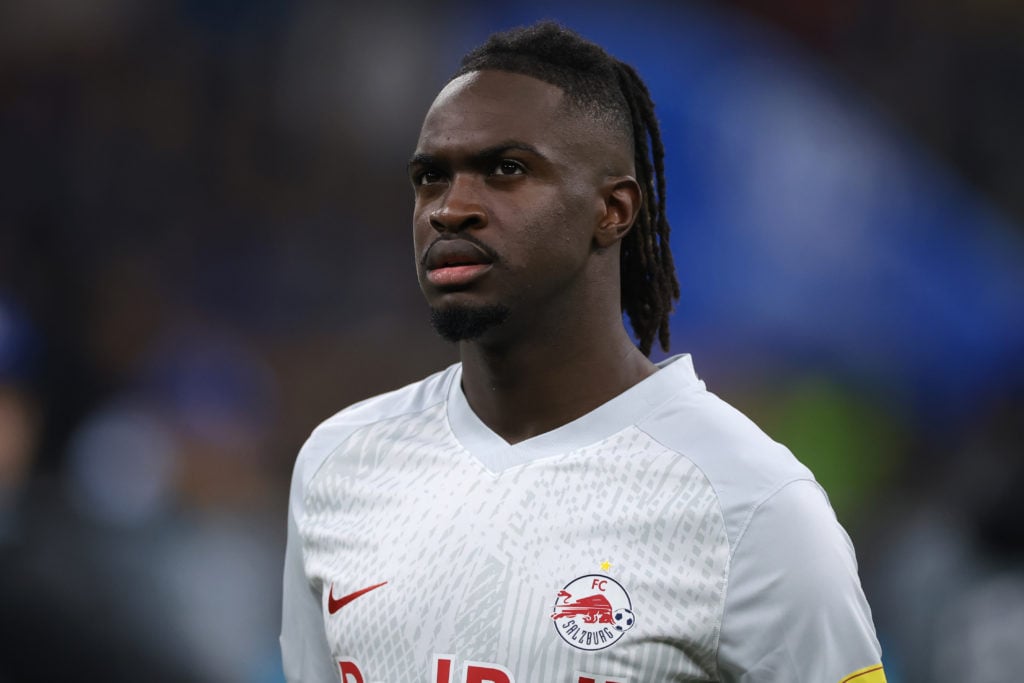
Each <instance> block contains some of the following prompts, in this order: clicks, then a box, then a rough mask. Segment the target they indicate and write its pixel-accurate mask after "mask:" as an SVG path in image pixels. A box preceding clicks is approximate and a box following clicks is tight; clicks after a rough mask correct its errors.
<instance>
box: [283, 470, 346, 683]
mask: <svg viewBox="0 0 1024 683" xmlns="http://www.w3.org/2000/svg"><path fill="white" fill-rule="evenodd" d="M302 489H303V485H302V474H301V460H300V463H299V464H298V465H296V468H295V473H294V474H293V475H292V487H291V493H290V495H289V502H288V543H287V547H286V550H285V560H284V586H283V594H282V609H281V639H280V640H281V660H282V663H283V665H284V675H285V679H286V680H287V681H288V683H300V682H301V683H337V682H338V674H337V673H336V672H335V669H334V666H335V665H334V661H333V658H332V657H331V652H330V650H329V648H328V646H327V635H326V632H325V631H324V620H323V608H322V607H321V604H320V602H321V598H320V595H319V594H318V592H317V591H316V590H315V588H314V586H313V585H311V583H310V581H309V579H308V577H307V576H306V570H305V562H304V561H303V556H302V538H301V536H300V534H299V527H298V519H299V518H300V515H301V514H302V510H303V508H302Z"/></svg>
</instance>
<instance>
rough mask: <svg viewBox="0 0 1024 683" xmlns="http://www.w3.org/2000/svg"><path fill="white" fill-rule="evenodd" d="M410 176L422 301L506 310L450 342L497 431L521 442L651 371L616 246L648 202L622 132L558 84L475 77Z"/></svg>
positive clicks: (444, 109) (496, 75) (466, 386)
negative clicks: (624, 298)
mask: <svg viewBox="0 0 1024 683" xmlns="http://www.w3.org/2000/svg"><path fill="white" fill-rule="evenodd" d="M409 171H410V177H411V179H412V182H413V187H414V189H415V192H416V205H415V209H414V217H413V219H414V220H413V223H414V242H415V249H416V260H417V271H418V274H419V278H420V286H421V288H422V290H423V293H424V295H425V296H426V298H427V302H428V303H429V304H430V306H431V307H432V308H435V309H437V308H444V307H449V306H452V307H461V308H465V309H473V308H479V307H483V306H492V305H495V304H498V305H501V306H504V307H505V308H507V310H508V316H507V318H506V319H505V321H504V322H502V323H501V324H498V325H495V326H493V327H491V328H490V329H488V330H487V331H486V332H484V334H482V335H481V336H479V337H477V338H474V339H471V340H462V341H460V342H459V354H460V356H461V359H462V364H463V371H462V389H463V391H464V393H465V395H466V398H467V400H468V401H469V404H470V406H471V407H472V408H473V411H474V412H475V413H476V414H477V416H478V417H479V418H480V419H481V420H482V421H483V422H484V424H486V425H487V426H488V427H490V428H491V430H493V431H494V432H495V433H497V434H498V435H500V436H501V437H502V438H504V439H505V440H506V441H507V442H509V443H517V442H520V441H523V440H526V439H529V438H530V437H533V436H536V435H538V434H542V433H544V432H547V431H550V430H552V429H556V428H558V427H560V426H562V425H564V424H567V423H568V422H571V421H573V420H575V419H577V418H579V417H581V416H583V415H585V414H586V413H588V412H590V411H592V410H594V409H595V408H597V407H598V406H600V405H601V404H603V403H605V402H607V401H608V400H610V399H611V398H614V397H615V396H617V395H619V394H621V393H622V392H623V391H625V390H627V389H629V388H630V387H632V386H633V385H634V384H636V383H637V382H639V381H641V380H643V379H644V378H646V377H648V376H649V375H651V374H653V373H654V372H655V371H656V367H655V366H654V364H653V363H651V361H650V360H649V359H648V358H647V357H646V356H644V355H643V354H642V353H641V352H640V351H639V349H637V348H636V346H635V345H634V343H633V342H632V340H631V339H630V338H629V335H628V334H627V332H626V330H625V327H624V326H623V322H622V311H621V305H620V282H619V248H620V244H621V240H622V238H623V237H624V236H625V235H626V233H627V232H628V231H629V229H630V228H631V227H632V225H633V222H634V221H635V219H636V215H637V212H638V211H639V209H640V202H641V197H642V195H641V191H640V187H639V185H638V184H637V182H636V180H635V178H634V176H635V171H634V168H633V158H632V148H631V146H630V144H629V142H628V140H626V139H625V138H624V136H623V135H622V134H621V133H620V132H617V131H615V130H614V129H613V128H612V127H611V126H609V125H608V124H607V123H604V122H601V121H597V120H595V119H594V118H593V117H591V116H588V115H586V114H584V113H581V112H580V111H578V109H576V108H575V107H574V106H572V105H571V104H570V103H568V102H567V101H566V98H565V96H564V93H563V92H562V90H561V89H560V88H558V87H556V86H554V85H551V84H548V83H545V82H543V81H540V80H537V79H534V78H531V77H529V76H523V75H519V74H512V73H507V72H502V71H478V72H474V73H470V74H466V75H464V76H461V77H459V78H457V79H455V80H453V81H452V82H451V83H449V84H448V85H447V86H446V87H445V88H444V89H443V90H442V91H441V93H440V94H439V95H438V96H437V99H436V100H435V101H434V103H433V105H432V106H431V108H430V110H429V111H428V112H427V116H426V119H425V120H424V123H423V128H422V130H421V133H420V138H419V142H418V144H417V149H416V154H415V155H414V156H413V159H412V161H411V162H410V164H409ZM435 243H438V244H435ZM442 253H443V254H449V256H442V255H441V254H442ZM453 253H457V254H459V257H458V258H455V257H452V256H450V254H453ZM453 265H454V266H462V268H458V267H456V268H452V267H451V266H453ZM460 271H465V272H466V273H468V274H463V273H462V272H460Z"/></svg>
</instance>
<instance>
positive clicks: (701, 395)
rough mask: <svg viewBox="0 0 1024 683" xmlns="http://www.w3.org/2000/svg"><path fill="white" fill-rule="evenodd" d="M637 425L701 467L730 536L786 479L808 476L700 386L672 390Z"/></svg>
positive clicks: (779, 446) (778, 447)
mask: <svg viewBox="0 0 1024 683" xmlns="http://www.w3.org/2000/svg"><path fill="white" fill-rule="evenodd" d="M638 427H639V428H641V429H642V430H643V431H644V432H646V433H647V434H648V435H649V436H650V437H651V438H653V439H655V440H656V441H657V442H659V443H660V444H662V445H663V446H665V447H666V448H668V449H670V450H672V451H675V452H676V453H678V454H679V455H680V456H681V457H685V458H687V459H688V460H690V461H691V462H693V463H694V464H695V465H696V466H697V467H698V468H699V469H700V470H701V472H702V473H703V475H704V477H705V478H706V479H707V481H708V483H709V484H710V486H711V487H712V488H713V489H714V491H715V494H716V496H717V497H718V500H719V505H720V508H721V511H722V514H723V515H724V517H725V521H726V526H727V529H728V533H729V537H730V540H732V541H735V540H736V537H737V535H738V533H739V531H740V529H741V528H742V526H743V525H744V524H745V522H746V521H747V520H748V519H749V516H750V515H751V514H752V513H753V511H754V510H755V509H756V508H757V507H758V506H759V505H760V504H761V503H763V502H764V501H765V500H767V499H768V498H770V497H771V496H772V495H774V494H775V493H776V492H778V491H779V490H781V489H782V488H783V487H785V486H786V485H787V484H789V483H792V482H795V481H801V480H808V481H814V475H813V474H812V473H811V471H810V470H809V469H808V468H807V467H806V466H805V465H803V463H801V462H800V461H799V460H797V459H796V457H795V456H794V455H793V453H792V452H791V451H790V450H789V449H788V448H786V447H785V446H784V445H782V444H780V443H778V442H777V441H775V440H773V439H772V438H771V437H770V436H768V435H767V434H766V433H765V432H764V431H763V430H762V429H761V428H760V427H758V426H757V425H756V424H755V423H754V422H753V421H752V420H751V419H750V418H748V417H747V416H746V415H744V414H743V413H742V412H740V411H739V410H737V409H736V408H734V407H733V406H731V405H730V404H728V403H727V402H725V401H724V400H722V399H721V398H719V397H718V396H716V395H715V394H713V393H711V392H709V391H706V390H704V389H703V388H701V390H699V391H687V392H683V393H680V394H678V395H677V396H676V397H675V398H674V399H673V400H671V401H667V402H666V403H665V404H663V405H662V406H659V408H658V409H656V410H655V411H653V412H652V413H651V414H650V415H648V416H647V418H646V419H644V420H643V421H642V422H641V423H640V424H638Z"/></svg>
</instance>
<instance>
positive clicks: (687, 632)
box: [281, 23, 885, 683]
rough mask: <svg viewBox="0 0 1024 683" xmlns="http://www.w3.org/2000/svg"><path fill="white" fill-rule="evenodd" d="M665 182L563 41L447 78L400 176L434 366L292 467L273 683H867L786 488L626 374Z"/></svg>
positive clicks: (661, 254)
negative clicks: (280, 675) (453, 355)
mask: <svg viewBox="0 0 1024 683" xmlns="http://www.w3.org/2000/svg"><path fill="white" fill-rule="evenodd" d="M662 159H663V150H662V145H661V141H660V137H659V132H658V126H657V122H656V120H655V117H654V110H653V104H652V102H651V99H650V96H649V94H648V91H647V88H646V87H645V85H644V83H643V82H642V81H641V79H640V77H639V76H638V75H637V73H636V72H635V71H634V70H633V69H632V68H631V67H630V66H628V65H627V64H624V63H623V62H621V61H618V60H617V59H615V58H613V57H611V56H609V55H608V54H607V53H606V52H605V51H604V50H603V49H601V48H600V47H598V46H596V45H594V44H592V43H590V42H587V41H585V40H583V39H582V38H580V37H579V36H577V35H576V34H574V33H572V32H570V31H568V30H566V29H564V28H562V27H560V26H558V25H556V24H552V23H541V24H537V25H534V26H532V27H529V28H525V29H517V30H514V31H510V32H507V33H502V34H498V35H495V36H492V37H491V38H490V40H489V41H488V42H487V43H486V44H484V45H483V46H482V47H480V48H477V49H476V50H474V51H472V52H470V53H469V54H468V55H466V57H465V58H464V59H463V62H462V66H461V68H460V69H459V71H458V72H457V73H456V74H455V76H454V77H453V78H452V80H451V81H449V82H448V84H447V85H446V86H445V87H444V89H443V90H442V91H441V93H440V94H439V95H438V96H437V98H436V99H435V101H434V103H433V105H432V106H431V107H430V109H429V111H428V112H427V115H426V118H425V120H424V122H423V127H422V130H421V133H420V137H419V141H418V143H417V148H416V150H415V153H414V154H413V156H412V159H411V161H410V163H409V176H410V179H411V181H412V186H413V190H414V192H415V200H416V201H415V210H414V215H413V224H414V242H415V254H416V265H417V272H418V274H419V280H420V285H421V288H422V290H423V293H424V295H425V296H426V299H427V302H428V304H429V306H430V309H431V313H432V320H433V324H434V326H435V327H436V329H437V331H438V332H439V333H440V334H441V335H442V336H443V337H445V338H446V339H449V340H452V341H453V342H455V343H457V344H458V348H459V353H460V358H461V362H460V363H458V364H455V365H453V366H451V367H449V368H448V369H446V370H443V371H441V372H439V373H437V374H435V375H432V376H430V377H428V378H426V379H424V380H423V381H420V382H417V383H415V384H412V385H409V386H407V387H405V388H403V389H399V390H397V391H394V392H391V393H388V394H384V395H382V396H377V397H375V398H371V399H369V400H366V401H363V402H361V403H358V404H356V405H354V406H351V407H349V408H347V409H346V410H343V411H342V412H340V413H338V414H337V415H335V416H334V417H332V418H330V419H329V420H327V421H326V422H324V423H323V424H322V425H320V426H319V427H318V428H317V429H316V430H315V431H314V432H313V434H312V435H311V436H310V438H309V440H308V441H307V443H306V444H305V446H304V447H303V449H302V451H301V453H300V454H299V457H298V462H297V464H296V467H295V472H294V476H293V483H292V490H291V503H290V511H289V533H288V549H287V557H286V560H285V576H284V615H283V625H282V633H281V647H282V653H283V658H284V666H285V671H286V675H287V678H288V680H289V681H318V682H319V681H323V682H326V681H339V680H340V681H342V682H343V683H373V682H374V681H387V682H390V683H400V682H411V681H429V683H485V682H490V683H512V682H513V681H516V682H518V683H611V682H613V681H614V682H616V683H624V682H626V681H628V682H630V683H653V682H654V681H669V680H672V681H750V682H754V681H756V682H758V683H767V682H779V683H782V682H785V683H797V682H801V683H839V682H840V681H844V682H846V681H856V682H857V683H880V682H883V681H884V680H885V676H884V674H883V672H882V667H881V663H880V661H881V660H880V652H879V646H878V642H877V639H876V637H875V633H874V628H873V626H872V622H871V615H870V610H869V608H868V605H867V603H866V602H865V599H864V595H863V592H862V590H861V587H860V582H859V580H858V577H857V568H856V561H855V558H854V552H853V548H852V547H851V545H850V541H849V539H848V538H847V536H846V534H845V533H844V531H843V529H842V528H841V527H840V525H839V523H838V522H837V521H836V518H835V515H834V513H833V511H832V509H831V508H830V506H829V503H828V500H827V498H826V496H825V494H824V492H823V491H822V490H821V488H820V487H819V486H818V484H817V483H816V482H815V480H814V477H813V476H812V474H811V473H810V472H809V471H808V470H807V469H806V468H805V467H804V466H803V465H801V464H800V463H799V462H798V461H797V460H796V459H795V458H794V457H793V456H792V455H791V454H790V452H789V451H788V450H786V449H785V448H784V447H783V446H781V445H779V444H777V443H775V442H773V441H772V440H771V439H769V438H768V437H767V436H765V434H764V433H763V432H761V431H760V430H759V429H758V428H757V427H755V426H754V425H753V424H752V423H751V422H750V421H748V420H747V419H746V418H744V417H743V416H742V415H740V414H739V413H738V412H736V411H735V410H734V409H732V408H731V407H729V406H728V405H726V404H725V403H724V402H722V401H721V400H720V399H719V398H717V397H716V396H714V395H713V394H711V393H709V392H708V391H707V390H706V389H705V387H704V384H703V383H702V382H701V381H700V380H699V379H698V378H697V376H696V375H695V373H694V368H693V365H692V362H691V359H690V357H689V356H686V355H681V356H676V357H672V358H670V359H668V360H666V361H665V362H663V363H660V364H658V365H655V364H653V363H652V362H651V361H650V360H649V359H648V355H649V351H650V349H651V346H652V344H653V343H654V341H655V339H656V338H657V339H658V341H660V343H661V345H662V347H663V348H666V350H667V347H668V314H669V312H670V309H671V307H672V304H673V301H674V299H676V298H677V297H678V285H677V282H676V277H675V272H674V266H673V262H672V257H671V254H670V252H669V243H668V231H669V226H668V223H667V221H666V218H665V183H664V178H663V167H662ZM623 312H625V313H626V314H627V315H628V316H629V319H630V322H631V324H632V327H633V330H634V332H635V333H636V337H637V339H638V340H639V347H638V346H637V345H635V344H634V343H633V342H632V341H631V339H630V337H629V335H628V334H627V332H626V330H625V327H624V325H623Z"/></svg>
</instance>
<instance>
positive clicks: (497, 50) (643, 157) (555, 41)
mask: <svg viewBox="0 0 1024 683" xmlns="http://www.w3.org/2000/svg"><path fill="white" fill-rule="evenodd" d="M484 70H496V71H508V72H512V73H517V74H522V75H525V76H530V77H533V78H536V79H538V80H541V81H544V82H546V83H550V84H552V85H554V86H557V87H559V88H561V89H562V91H563V92H565V95H566V97H567V98H568V100H569V101H570V102H571V103H572V104H574V105H576V106H577V107H579V108H580V109H581V110H582V111H584V112H586V113H588V114H591V115H593V116H595V117H597V118H599V119H600V120H602V121H604V122H607V123H609V124H610V125H612V126H614V127H615V128H617V129H619V130H621V131H622V132H623V133H624V134H625V139H626V140H628V141H630V142H631V143H632V146H633V157H634V163H635V166H636V175H637V178H636V179H637V182H638V183H639V184H640V188H641V191H642V192H643V204H642V206H641V208H640V212H639V214H638V215H637V219H636V222H635V223H634V225H633V227H632V229H631V230H630V231H629V233H627V235H626V236H625V237H624V238H623V240H622V247H621V251H620V260H619V264H620V265H619V274H620V281H621V287H622V301H621V305H622V310H623V311H625V313H626V314H627V315H628V316H629V320H630V323H631V325H632V327H633V332H634V333H635V334H636V337H637V341H638V346H639V347H640V350H641V351H643V353H644V355H650V352H651V347H652V345H653V343H654V339H655V337H657V339H658V341H659V343H660V345H661V348H662V349H663V350H665V351H668V347H669V324H668V318H669V314H670V313H671V312H672V308H673V304H674V302H675V301H676V300H677V299H678V298H679V281H678V279H677V278H676V272H675V263H674V261H673V259H672V251H671V249H670V247H669V231H670V228H669V224H668V217H667V216H666V215H665V163H664V159H665V149H664V146H663V145H662V142H661V131H660V129H659V127H658V120H657V118H656V117H655V115H654V102H653V101H652V100H651V95H650V92H649V91H648V90H647V86H646V85H645V84H644V82H643V80H642V79H641V78H640V76H639V75H638V74H637V72H636V70H635V69H633V67H631V66H630V65H629V64H626V63H625V62H622V61H619V60H618V59H616V58H615V57H613V56H611V55H610V54H608V53H607V52H606V51H605V50H604V49H603V48H602V47H601V46H599V45H597V44H595V43H592V42H590V41H588V40H586V39H585V38H583V37H581V36H580V35H579V34H577V33H575V32H574V31H571V30H570V29H567V28H565V27H564V26H561V25H560V24H557V23H555V22H553V21H542V22H538V23H536V24H533V25H531V26H526V27H520V28H515V29H511V30H509V31H503V32H501V33H495V34H494V35H492V36H491V37H490V38H489V39H488V40H487V42H486V43H484V44H483V45H481V46H479V47H477V48H476V49H474V50H472V51H470V52H468V53H467V54H466V55H465V56H464V57H463V58H462V63H461V66H460V67H459V69H458V71H456V72H455V74H454V75H453V76H452V80H454V79H455V78H458V77H459V76H462V75H464V74H467V73H471V72H474V71H484Z"/></svg>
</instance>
